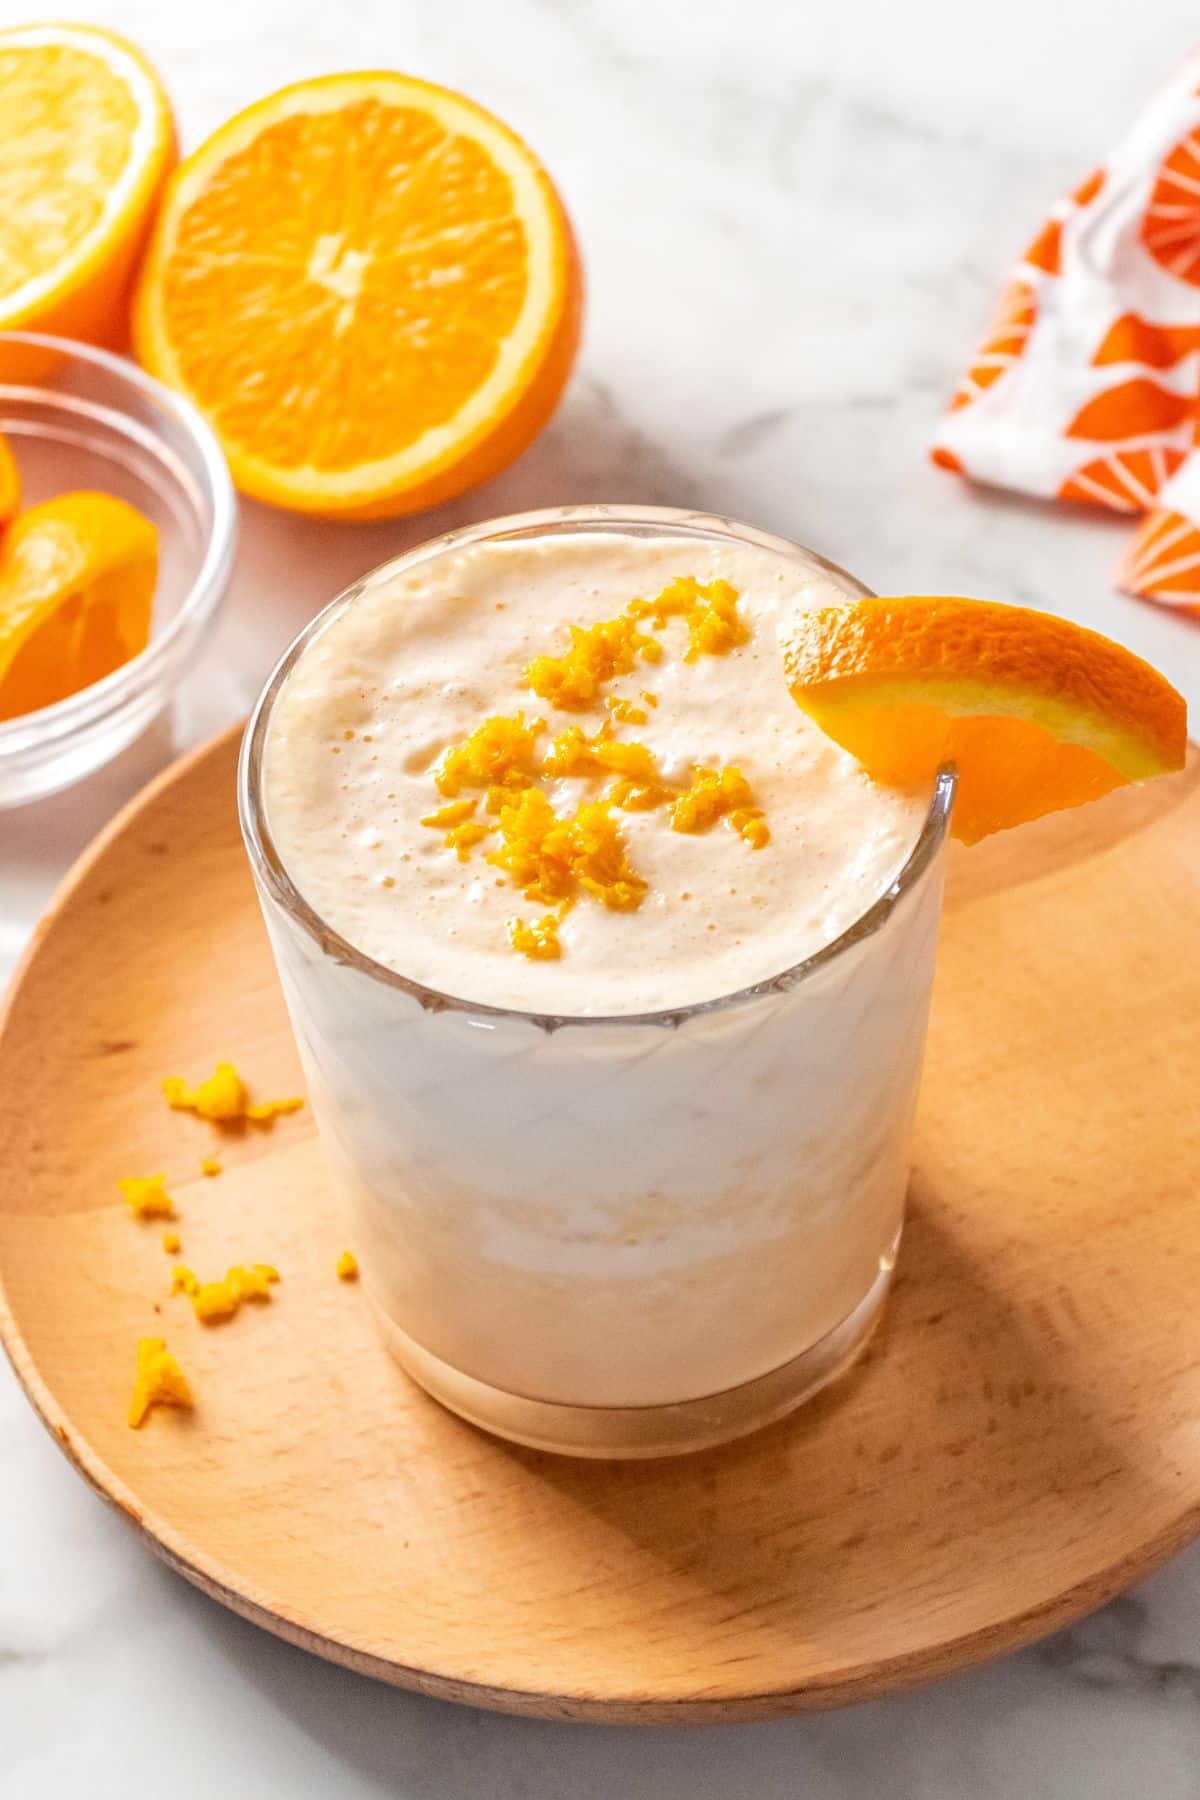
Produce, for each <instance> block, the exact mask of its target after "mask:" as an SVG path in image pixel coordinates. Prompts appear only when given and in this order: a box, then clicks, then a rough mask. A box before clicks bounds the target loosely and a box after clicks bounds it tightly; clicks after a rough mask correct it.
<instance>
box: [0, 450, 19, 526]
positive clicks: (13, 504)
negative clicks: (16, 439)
mask: <svg viewBox="0 0 1200 1800" xmlns="http://www.w3.org/2000/svg"><path fill="white" fill-rule="evenodd" d="M20 504H21V471H20V470H19V469H18V467H17V459H16V457H15V456H14V455H13V453H12V449H11V447H10V445H9V442H8V439H7V438H6V437H5V436H4V434H3V432H0V530H3V528H4V526H5V525H7V524H8V522H9V520H10V519H14V518H15V517H16V515H17V510H18V508H19V507H20Z"/></svg>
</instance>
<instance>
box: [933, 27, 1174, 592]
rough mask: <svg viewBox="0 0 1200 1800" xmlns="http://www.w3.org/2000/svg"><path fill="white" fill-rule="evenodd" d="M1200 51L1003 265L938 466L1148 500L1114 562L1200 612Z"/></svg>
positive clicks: (1149, 587) (1131, 507) (1047, 492)
mask: <svg viewBox="0 0 1200 1800" xmlns="http://www.w3.org/2000/svg"><path fill="white" fill-rule="evenodd" d="M1197 444H1200V51H1197V52H1195V53H1194V54H1193V55H1192V56H1190V57H1189V58H1188V60H1187V61H1186V62H1185V63H1184V65H1183V67H1182V69H1181V70H1180V71H1179V73H1178V74H1177V75H1176V76H1175V78H1174V79H1173V80H1172V81H1170V82H1169V83H1168V84H1167V86H1166V87H1165V88H1164V89H1163V90H1162V92H1161V93H1159V94H1158V95H1157V96H1156V97H1155V99H1154V100H1153V101H1151V103H1150V105H1149V106H1148V107H1147V108H1146V110H1145V112H1143V113H1142V115H1141V117H1140V118H1139V119H1138V120H1137V123H1136V124H1135V125H1134V127H1133V129H1132V130H1131V131H1130V132H1129V134H1128V136H1127V137H1125V138H1124V139H1123V140H1122V142H1121V143H1120V144H1118V146H1117V148H1116V149H1115V150H1114V151H1113V153H1112V155H1111V156H1110V157H1109V159H1108V161H1107V162H1106V163H1104V164H1103V165H1102V167H1100V168H1099V169H1097V170H1096V171H1095V173H1094V174H1092V175H1089V176H1088V178H1087V180H1086V181H1085V182H1084V183H1083V185H1082V186H1081V187H1078V188H1076V190H1075V192H1074V193H1073V194H1072V195H1071V196H1070V197H1069V198H1068V199H1066V200H1061V201H1059V203H1058V205H1057V206H1055V208H1054V209H1053V211H1052V212H1051V214H1050V217H1049V219H1048V220H1047V222H1046V224H1045V225H1044V226H1043V227H1042V229H1041V231H1040V232H1039V233H1038V235H1037V236H1036V237H1035V238H1034V240H1033V242H1032V244H1030V246H1029V248H1028V250H1026V252H1025V254H1024V256H1023V257H1022V259H1021V261H1020V262H1019V263H1018V264H1017V266H1016V268H1015V269H1014V270H1013V272H1012V275H1011V277H1010V279H1009V282H1008V285H1007V287H1006V288H1005V290H1004V293H1003V295H1002V296H1001V300H1000V305H999V309H998V311H997V314H996V317H995V319H994V320H993V322H992V325H991V328H990V329H989V331H988V333H987V336H986V337H985V339H984V341H983V343H982V344H981V345H980V347H979V349H978V351H977V352H976V355H975V359H974V361H973V362H972V364H971V367H970V368H969V370H968V371H967V374H966V376H965V377H964V379H963V382H962V385H961V386H960V387H959V389H958V392H957V393H956V394H955V396H954V399H953V401H952V403H951V406H950V410H949V412H948V413H947V415H946V418H945V420H944V422H943V424H942V427H941V430H940V432H939V433H938V437H937V440H936V443H935V444H934V447H933V450H932V453H931V454H932V456H933V460H934V462H935V463H937V464H938V466H939V467H940V468H943V469H952V470H954V471H955V472H956V473H958V474H960V475H967V476H969V477H971V479H973V480H975V481H982V482H989V483H992V484H994V485H996V486H1000V487H1008V488H1017V489H1019V490H1021V492H1023V493H1027V494H1038V495H1042V496H1044V497H1046V498H1050V499H1059V500H1082V501H1086V502H1088V503H1090V504H1091V505H1094V506H1106V507H1109V508H1110V509H1111V510H1113V511H1114V512H1125V513H1143V514H1144V515H1145V517H1144V519H1143V521H1142V523H1141V525H1140V526H1139V527H1138V530H1137V533H1136V535H1135V536H1134V539H1133V542H1132V544H1131V545H1130V548H1129V550H1128V552H1127V553H1126V555H1125V556H1124V558H1123V559H1122V561H1121V564H1120V567H1119V569H1118V572H1117V582H1118V585H1119V586H1120V587H1122V588H1124V589H1125V591H1126V592H1128V593H1131V594H1138V595H1141V596H1142V597H1143V598H1146V599H1151V600H1157V601H1160V602H1162V603H1163V604H1165V605H1169V606H1175V607H1180V608H1182V609H1183V610H1185V611H1188V612H1193V613H1196V614H1197V615H1200V450H1196V449H1195V446H1196V445H1197Z"/></svg>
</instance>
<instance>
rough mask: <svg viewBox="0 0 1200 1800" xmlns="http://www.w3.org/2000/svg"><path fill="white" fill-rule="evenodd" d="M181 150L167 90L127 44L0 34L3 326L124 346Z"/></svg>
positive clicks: (91, 30) (62, 33) (111, 39)
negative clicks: (131, 301) (137, 280)
mask: <svg viewBox="0 0 1200 1800" xmlns="http://www.w3.org/2000/svg"><path fill="white" fill-rule="evenodd" d="M174 144H175V138H174V130H173V127H172V124H171V113H170V108H169V106H168V103H167V97H166V95H165V93H164V92H163V89H162V85H161V83H160V82H159V80H158V77H157V75H156V74H155V72H154V70H153V69H152V68H151V66H150V64H149V63H148V62H147V61H146V59H145V57H144V56H142V54H141V53H140V51H138V50H136V49H135V48H134V47H133V45H132V44H128V43H126V42H125V40H124V39H123V38H119V37H116V36H115V35H114V34H113V33H112V32H111V31H103V30H100V29H99V28H98V27H96V26H92V25H61V24H46V25H20V26H17V27H15V28H13V29H10V30H7V31H0V170H2V171H3V182H2V190H3V196H4V199H3V208H2V217H0V326H3V327H6V328H9V329H13V328H17V327H20V328H21V329H23V330H38V331H51V332H58V333H59V334H61V335H62V336H65V337H77V338H85V339H87V340H88V341H90V342H94V343H110V344H111V343H120V342H122V341H123V339H124V337H125V335H126V330H127V301H128V294H129V284H130V279H131V275H132V272H133V265H134V262H135V260H136V258H137V256H138V255H139V253H140V252H141V249H142V247H143V245H144V243H145V240H146V235H147V231H148V229H149V223H150V217H151V214H152V212H153V209H154V206H155V204H156V202H157V200H158V196H159V192H160V190H161V188H162V184H163V180H164V179H165V177H166V174H167V170H168V168H169V167H170V164H171V162H172V161H173V160H174Z"/></svg>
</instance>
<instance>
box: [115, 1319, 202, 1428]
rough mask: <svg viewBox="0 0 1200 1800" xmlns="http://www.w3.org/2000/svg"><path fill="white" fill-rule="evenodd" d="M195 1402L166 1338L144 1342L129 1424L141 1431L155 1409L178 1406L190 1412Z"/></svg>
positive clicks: (138, 1363)
mask: <svg viewBox="0 0 1200 1800" xmlns="http://www.w3.org/2000/svg"><path fill="white" fill-rule="evenodd" d="M194 1404H195V1402H194V1401H193V1399H192V1390H191V1389H190V1388H189V1386H188V1384H187V1382H186V1381H185V1379H184V1375H183V1371H182V1369H181V1368H180V1367H179V1364H178V1363H177V1362H176V1361H175V1358H174V1357H173V1356H172V1355H171V1352H170V1351H169V1350H168V1349H167V1346H166V1341H165V1339H163V1338H142V1339H141V1341H140V1342H139V1344H138V1347H137V1378H136V1380H135V1381H134V1384H133V1397H132V1399H131V1400H130V1402H129V1415H128V1417H129V1424H130V1426H131V1427H132V1429H133V1430H134V1431H138V1430H140V1428H141V1427H142V1425H143V1424H144V1423H145V1421H146V1415H147V1414H148V1413H149V1411H150V1409H151V1408H152V1407H154V1406H176V1407H180V1408H182V1409H183V1410H184V1411H185V1412H190V1411H191V1409H192V1407H193V1406H194Z"/></svg>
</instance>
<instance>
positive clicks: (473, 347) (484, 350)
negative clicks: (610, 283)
mask: <svg viewBox="0 0 1200 1800" xmlns="http://www.w3.org/2000/svg"><path fill="white" fill-rule="evenodd" d="M581 310H582V282H581V277H580V271H579V263H578V257H577V255H576V251H575V245H574V240H573V237H572V233H571V228H570V225H569V223H568V221H567V216H566V213H565V211H564V209H563V206H562V203H561V201H560V200H559V197H558V194H557V193H556V191H555V188H554V186H553V184H552V182H551V181H550V178H549V176H548V175H547V174H546V172H545V170H544V169H543V168H542V167H541V165H540V163H539V162H538V161H537V159H536V158H535V157H534V155H533V154H532V152H531V151H530V150H529V149H528V147H527V146H526V145H525V144H524V143H522V141H521V139H520V138H518V137H517V136H516V135H515V133H513V132H512V131H510V130H509V129H508V127H507V126H506V125H503V124H502V123H501V122H500V121H499V120H498V119H496V118H494V117H493V116H492V115H491V114H490V113H488V112H485V111H484V109H483V108H482V107H479V106H476V105H475V104H474V103H473V102H472V101H470V100H468V99H466V98H465V97H464V96H463V95H461V94H457V93H453V92H451V91H450V90H449V89H447V88H442V87H436V86H434V85H433V84H432V83H430V82H425V81H418V80H415V79H413V78H411V77H409V76H406V75H400V74H395V73H388V72H385V71H370V72H362V73H354V74H344V75H329V76H325V77H322V78H320V79H318V80H313V81H304V82H300V83H298V84H297V85H295V86H293V87H288V88H284V89H282V90H281V91H280V92H278V93H275V94H271V95H270V96H268V97H267V98H266V99H264V100H260V101H259V102H258V103H257V104H256V105H254V106H252V107H250V108H249V109H248V110H247V111H245V112H242V113H239V114H238V115H237V117H235V118H233V119H231V120H229V121H228V122H227V123H226V124H225V125H223V126H221V128H220V129H219V130H218V131H216V132H215V133H214V134H213V135H212V136H211V137H210V138H209V139H208V140H207V141H206V142H205V143H204V144H202V145H201V147H200V148H199V149H198V150H197V151H196V152H195V153H194V155H192V156H191V157H190V158H189V159H188V161H187V162H185V163H184V164H183V165H182V167H181V168H180V169H179V170H178V172H177V173H176V175H175V176H174V178H173V180H172V182H171V184H170V186H169V188H168V190H167V194H166V198H165V201H164V204H163V208H162V211H161V213H160V215H159V219H158V222H157V225H156V227H155V231H154V236H153V239H152V242H151V246H150V250H149V253H148V256H147V259H146V263H145V265H144V267H143V271H142V275H141V278H140V281H139V285H138V291H137V297H136V302H135V307H134V341H135V345H136V348H137V352H138V355H139V357H140V359H141V360H142V362H143V363H144V364H145V365H146V367H147V368H148V369H150V370H151V371H152V372H153V373H154V374H156V375H158V376H159V377H160V378H161V379H162V380H164V381H166V382H167V383H169V384H170V385H171V386H172V387H175V388H178V389H180V390H181V391H183V392H184V393H186V394H188V395H189V396H190V398H191V399H192V400H193V401H195V403H196V404H197V405H198V406H199V407H200V409H201V411H202V412H203V413H204V414H205V415H206V416H207V418H208V420H209V422H210V423H211V424H212V426H213V427H214V429H215V430H216V432H217V435H218V437H219V438H220V439H221V441H222V444H223V446H224V449H225V452H226V455H227V456H228V458H229V463H230V466H231V468H232V471H233V477H234V480H235V482H236V483H237V485H238V487H239V488H240V489H241V490H242V492H243V493H247V494H251V495H253V496H254V497H255V498H256V499H259V500H266V501H269V502H271V503H273V504H275V505H278V506H285V507H290V508H293V509H295V510H297V511H300V512H311V513H318V514H324V515H327V516H335V515H336V516H341V517H356V518H371V517H385V516H390V515H393V514H397V513H405V512H414V511H416V510H418V509H419V508H422V507H427V506H432V505H434V504H436V503H437V502H439V501H442V500H446V499H449V498H451V497H452V496H453V495H455V494H460V493H462V492H463V491H464V490H465V489H467V488H468V487H472V486H474V485H475V484H476V483H478V482H480V481H483V480H485V479H486V478H487V477H489V476H491V475H494V474H496V473H497V471H498V470H500V469H501V468H503V467H504V466H505V465H506V464H507V463H509V462H511V460H512V459H513V457H514V456H516V455H518V454H519V452H520V451H521V450H523V449H524V448H525V446H526V445H527V444H528V443H529V442H530V441H531V440H532V439H533V437H534V436H535V435H536V434H537V432H538V431H539V430H540V429H541V427H542V426H543V425H544V424H545V422H546V420H547V419H548V418H549V416H550V414H551V413H552V412H553V410H554V407H555V406H556V404H557V402H558V399H559V396H560V394H561V392H562V389H563V387H564V385H565V383H566V380H567V376H568V374H569V373H570V369H571V365H572V362H573V360H574V357H575V351H576V347H577V344H578V338H579V325H580V316H581Z"/></svg>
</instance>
